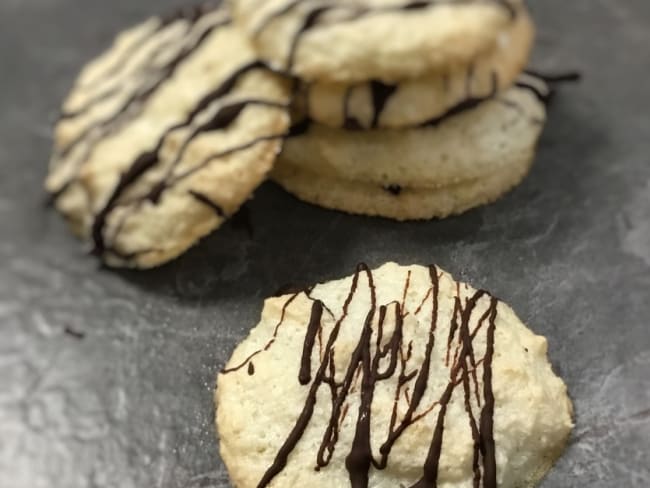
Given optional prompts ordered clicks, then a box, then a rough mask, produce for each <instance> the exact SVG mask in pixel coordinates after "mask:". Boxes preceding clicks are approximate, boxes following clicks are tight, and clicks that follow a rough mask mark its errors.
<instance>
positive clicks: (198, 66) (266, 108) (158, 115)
mask: <svg viewBox="0 0 650 488" xmlns="http://www.w3.org/2000/svg"><path fill="white" fill-rule="evenodd" d="M288 96H289V87H288V86H286V85H285V82H284V81H282V80H281V79H279V78H277V77H276V75H273V74H271V73H269V72H268V71H267V70H266V69H265V68H264V67H263V66H262V63H260V62H259V61H257V59H256V56H255V54H254V52H253V50H252V49H251V47H250V45H249V44H248V42H247V41H246V40H245V38H244V37H243V36H242V35H241V34H240V32H239V30H237V29H236V28H234V27H233V26H232V23H231V20H230V17H229V13H228V12H227V11H226V10H225V8H223V7H202V8H198V9H193V10H188V11H182V12H180V13H179V14H177V15H175V16H171V17H168V18H158V19H152V20H149V21H147V22H145V23H143V24H141V25H140V26H138V27H136V28H134V29H132V30H130V31H127V32H126V33H124V34H122V35H120V36H119V37H118V39H117V40H116V42H115V44H114V46H113V47H112V48H111V49H110V50H109V51H108V52H107V53H106V54H104V55H103V56H101V57H100V58H99V59H98V60H97V61H95V62H93V63H91V64H90V65H89V66H88V67H87V68H86V69H85V70H84V71H83V72H82V74H81V76H80V77H79V80H78V81H77V83H76V85H75V88H74V89H73V91H72V93H71V95H70V97H69V98H68V100H67V101H66V102H65V104H64V107H63V114H62V116H61V119H60V121H59V122H58V124H57V127H56V132H55V148H54V156H53V158H52V163H51V169H50V174H49V175H48V178H47V183H46V186H47V189H48V190H49V191H50V192H51V193H52V195H53V199H54V202H55V205H56V207H57V208H58V209H59V210H60V211H61V213H63V215H64V216H65V217H66V218H67V219H68V221H69V223H70V225H71V227H72V228H73V230H74V231H75V232H76V233H77V234H79V235H80V236H82V237H83V238H86V239H90V240H91V241H92V243H93V246H94V249H95V253H96V254H98V255H100V256H101V257H102V258H103V259H104V260H105V261H106V262H107V263H108V264H110V265H113V266H128V267H143V268H146V267H151V266H156V265H159V264H161V263H164V262H165V261H168V260H170V259H172V258H174V257H176V256H178V255H179V254H181V253H182V252H183V251H185V250H186V249H187V248H189V247H190V246H192V245H193V244H194V243H195V242H196V241H197V240H199V239H200V238H201V237H203V236H205V235H206V234H208V233H209V232H211V231H212V230H214V229H216V228H217V227H219V226H220V225H221V224H222V223H223V221H224V220H225V219H227V218H228V217H229V216H230V215H232V214H233V213H234V212H235V211H236V210H237V209H238V208H239V206H240V205H241V204H242V203H243V202H244V201H245V200H246V199H247V198H248V197H249V196H250V194H251V192H252V191H253V190H254V189H255V188H256V187H257V186H258V185H259V184H260V182H261V181H263V179H264V178H265V177H266V174H267V172H268V171H269V170H270V168H271V166H272V163H273V161H274V160H275V157H276V155H277V152H278V151H279V149H280V147H281V142H282V138H283V136H284V134H285V132H286V130H287V127H288V115H287V104H288Z"/></svg>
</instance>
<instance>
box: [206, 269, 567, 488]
mask: <svg viewBox="0 0 650 488" xmlns="http://www.w3.org/2000/svg"><path fill="white" fill-rule="evenodd" d="M216 404H217V426H218V429H219V434H220V439H221V456H222V458H223V460H224V462H225V463H226V466H227V468H228V471H229V473H230V475H231V478H232V480H233V482H234V485H235V486H236V487H237V488H252V487H258V488H263V487H267V486H268V487H277V488H285V487H290V486H328V487H331V486H337V487H344V486H351V487H354V488H362V487H363V488H365V487H368V486H374V487H396V486H403V487H413V488H421V487H425V486H444V487H447V488H451V487H454V488H456V487H458V488H460V487H473V486H484V487H496V486H499V487H504V488H519V487H532V486H535V485H536V484H537V483H538V482H539V481H540V480H541V479H542V477H543V476H544V475H545V473H546V472H547V471H548V470H549V469H550V468H551V467H552V465H553V463H554V462H555V460H556V459H557V458H558V457H559V456H560V454H561V453H562V451H563V450H564V448H565V445H566V443H567V440H568V438H569V435H570V432H571V429H572V426H573V422H572V405H571V401H570V400H569V398H568V396H567V390H566V386H565V384H564V383H563V382H562V380H561V379H560V378H558V377H557V376H556V375H555V374H554V373H553V371H552V368H551V365H550V364H549V361H548V358H547V342H546V339H545V338H543V337H540V336H537V335H535V334H534V333H533V332H531V331H530V330H529V329H528V328H527V327H526V326H525V325H524V324H523V323H522V322H521V321H520V320H519V319H518V318H517V316H516V315H515V313H514V312H513V311H512V309H511V308H510V307H508V306H507V305H506V304H504V303H503V302H501V301H499V300H498V299H496V298H495V297H493V296H492V295H490V294H489V293H488V292H486V291H484V290H475V289H473V288H472V287H470V286H469V285H466V284H463V283H459V282H457V281H456V280H454V278H453V277H452V276H450V275H449V274H447V273H446V272H444V271H442V270H441V269H439V268H437V267H436V266H430V267H423V266H408V267H407V266H399V265H397V264H394V263H388V264H385V265H383V266H381V267H380V268H378V269H376V270H372V271H371V270H370V269H369V268H368V267H367V266H366V265H363V264H362V265H359V266H358V268H357V270H356V272H355V273H354V274H353V275H352V276H350V277H348V278H345V279H342V280H338V281H332V282H329V283H325V284H320V285H316V286H314V287H311V288H308V289H306V290H304V291H302V292H297V293H294V294H290V295H285V296H280V297H274V298H270V299H268V300H267V301H266V303H265V306H264V310H263V312H262V317H261V321H260V323H259V324H258V325H257V327H255V328H254V329H253V331H252V332H251V334H250V335H249V337H248V338H247V339H245V340H244V341H243V342H242V343H241V344H240V345H239V346H238V347H237V349H236V350H235V352H234V354H233V356H232V358H231V359H230V361H229V362H228V364H227V366H226V368H225V369H224V370H223V372H222V373H221V374H220V375H219V378H218V386H217V391H216Z"/></svg>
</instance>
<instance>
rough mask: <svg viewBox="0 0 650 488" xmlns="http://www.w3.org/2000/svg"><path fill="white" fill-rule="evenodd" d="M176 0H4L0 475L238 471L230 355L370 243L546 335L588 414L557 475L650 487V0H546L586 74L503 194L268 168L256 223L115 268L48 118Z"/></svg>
mask: <svg viewBox="0 0 650 488" xmlns="http://www.w3.org/2000/svg"><path fill="white" fill-rule="evenodd" d="M174 3H175V2H174V1H173V0H164V1H163V0H138V1H132V0H111V1H110V2H109V1H106V0H1V1H0V487H2V488H43V487H45V488H81V487H84V488H85V487H89V488H90V487H97V488H108V487H111V488H112V487H115V488H131V487H137V488H153V487H162V488H177V487H178V488H181V487H182V488H199V487H202V488H209V487H214V488H225V487H228V486H229V483H228V479H227V475H226V473H225V470H224V468H223V465H222V463H221V461H220V460H219V455H218V451H217V443H216V441H215V438H214V434H213V428H212V422H213V412H212V386H213V380H214V377H215V375H216V373H217V371H218V370H219V368H220V367H221V366H223V364H224V361H225V360H226V358H227V357H228V355H229V352H230V351H231V350H232V348H233V346H234V345H235V343H237V342H238V341H239V340H240V339H241V338H243V337H244V336H245V335H246V333H247V331H248V330H249V328H250V327H251V326H252V325H253V324H254V323H255V322H256V319H257V318H258V316H259V313H260V310H261V306H262V299H263V298H264V297H265V296H266V295H268V294H269V293H271V292H272V291H274V290H275V289H277V288H278V287H279V286H280V285H282V284H285V283H288V282H300V283H311V282H315V281H322V280H327V279H330V278H334V277H340V276H344V275H347V274H349V273H350V272H351V271H352V269H353V267H354V265H355V264H356V263H357V262H358V261H360V260H365V261H367V262H369V263H370V264H372V265H378V264H380V263H382V262H384V261H387V260H396V261H399V262H401V263H413V262H414V263H429V262H436V263H438V264H439V265H440V266H442V267H443V268H445V269H447V270H449V271H451V272H453V273H454V274H456V275H458V276H460V277H462V278H464V279H466V280H469V281H470V282H471V283H473V284H475V285H477V286H481V287H486V288H488V289H490V290H491V291H493V292H494V293H495V294H496V295H498V296H499V297H501V298H503V299H504V300H505V301H507V302H508V303H510V304H512V306H513V307H514V308H515V309H516V310H517V311H518V313H519V315H520V316H521V317H522V318H523V319H524V320H525V321H526V322H528V323H529V324H530V325H531V326H532V328H533V329H534V330H535V331H537V332H539V333H541V334H544V335H546V336H548V338H549V342H550V355H551V358H552V360H553V362H554V364H555V366H556V369H557V370H558V371H559V372H561V374H562V375H563V376H564V378H565V379H566V381H567V382H568V384H569V388H570V392H571V395H572V396H573V398H574V400H575V405H576V409H577V427H576V429H575V435H574V437H573V440H572V443H571V445H570V447H569V450H568V452H567V453H566V455H565V456H564V457H563V458H562V460H561V461H560V462H559V464H558V466H557V467H556V469H555V470H554V471H553V472H552V473H551V475H550V476H549V477H548V479H547V480H546V481H545V483H544V484H543V486H544V487H545V488H571V487H586V486H589V487H592V488H609V487H622V488H636V487H638V488H647V487H648V486H650V331H649V327H650V324H649V321H650V117H649V114H650V92H648V81H647V80H648V76H650V49H649V47H648V46H650V3H648V2H647V0H625V1H613V0H573V1H571V2H567V1H566V0H531V2H530V3H531V6H532V7H533V10H534V12H535V15H536V18H537V20H538V22H539V42H538V50H537V54H536V62H535V65H536V66H537V67H539V68H577V69H579V70H581V71H582V72H583V73H584V75H585V80H584V82H583V83H581V84H580V85H576V86H566V87H564V88H563V89H562V92H561V95H560V96H559V97H558V98H557V99H556V101H555V104H554V106H553V108H552V112H551V116H550V122H549V126H548V129H547V130H546V132H545V135H544V137H543V140H542V143H541V148H540V151H539V156H538V158H537V163H536V166H535V169H534V170H533V172H532V174H531V176H530V177H529V178H528V179H527V180H526V181H525V183H524V184H523V185H522V186H521V187H520V188H518V189H517V190H516V191H515V192H513V193H512V194H510V195H509V196H508V197H507V198H505V199H503V200H501V201H500V202H498V203H497V204H495V205H492V206H490V207H488V208H484V209H480V210H477V211H473V212H470V213H468V214H467V215H464V216H462V217H458V218H453V219H449V220H445V221H440V222H427V223H413V224H397V223H393V222H389V221H384V220H380V219H365V218H356V217H350V216H346V215H342V214H339V213H335V212H329V211H324V210H319V209H317V208H313V207H310V206H308V205H305V204H301V203H299V202H297V201H295V200H294V199H293V198H291V197H289V196H287V195H285V194H284V193H282V192H281V191H280V190H279V189H278V188H276V187H274V186H273V185H271V184H267V185H265V186H264V187H263V188H261V189H260V190H259V191H258V192H257V194H256V197H255V200H254V201H252V202H251V203H250V204H249V205H248V208H249V213H250V218H251V222H252V225H253V234H252V236H251V235H250V233H249V232H248V231H247V230H246V228H245V227H242V226H241V225H233V224H230V225H227V226H226V228H224V229H223V230H222V231H220V232H218V233H217V234H216V235H214V236H212V237H210V238H208V239H207V240H206V241H205V242H203V243H202V244H201V245H200V246H198V247H197V248H196V249H194V250H193V251H191V252H190V253H189V254H188V255H186V256H184V257H183V258H181V259H179V260H178V261H176V262H174V263H172V264H170V265H168V266H166V267H164V268H162V269H159V270H155V271H152V272H146V273H135V272H128V273H124V272H112V271H108V270H103V269H100V268H99V267H98V265H97V262H96V261H95V260H94V259H93V258H91V257H89V256H87V255H85V254H84V250H83V248H82V246H81V245H80V244H79V243H78V242H77V241H76V240H75V239H74V238H73V237H72V236H71V235H70V234H69V233H68V232H67V230H66V229H65V226H64V224H63V222H62V221H61V219H60V218H59V217H58V216H57V215H56V214H55V213H54V212H52V211H48V210H47V209H46V208H45V207H44V206H43V204H42V202H43V193H42V191H41V181H42V180H43V177H44V175H45V171H46V164H47V159H48V153H49V148H50V144H51V140H50V130H51V122H52V120H53V119H54V116H55V113H56V111H57V108H58V104H59V102H60V99H61V98H62V96H63V95H64V94H65V93H66V91H67V90H68V89H69V87H70V84H71V82H72V80H73V79H74V76H75V74H76V72H77V71H78V69H79V68H80V67H81V65H82V64H83V62H84V61H86V60H88V59H89V58H90V57H91V56H93V55H94V54H96V53H98V52H99V51H100V50H101V49H102V48H104V47H105V46H106V45H107V43H108V42H109V41H110V39H111V38H112V36H113V35H114V34H115V33H116V32H118V31H119V30H120V29H121V28H124V27H126V26H128V25H130V24H132V23H134V22H136V21H138V20H140V19H142V18H144V17H146V16H148V15H149V14H152V13H155V12H157V11H160V10H161V9H162V10H164V9H165V8H167V7H169V6H170V5H172V4H174ZM240 220H241V219H240ZM66 331H67V332H66Z"/></svg>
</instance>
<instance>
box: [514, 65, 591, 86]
mask: <svg viewBox="0 0 650 488" xmlns="http://www.w3.org/2000/svg"><path fill="white" fill-rule="evenodd" d="M524 73H526V74H527V75H530V76H533V77H535V78H539V79H540V80H543V81H544V82H546V83H549V84H554V83H576V82H578V81H580V80H582V73H580V72H578V71H568V72H566V73H553V74H550V73H541V72H539V71H536V70H532V69H527V70H525V71H524Z"/></svg>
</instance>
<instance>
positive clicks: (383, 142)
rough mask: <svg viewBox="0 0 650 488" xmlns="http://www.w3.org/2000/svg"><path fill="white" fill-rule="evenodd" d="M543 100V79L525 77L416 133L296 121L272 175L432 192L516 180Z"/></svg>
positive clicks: (538, 127)
mask: <svg viewBox="0 0 650 488" xmlns="http://www.w3.org/2000/svg"><path fill="white" fill-rule="evenodd" d="M549 95H550V91H549V89H548V87H547V85H546V84H545V83H544V82H543V81H541V80H539V79H537V78H534V77H531V76H527V75H523V76H522V77H520V78H519V80H518V81H517V85H516V86H514V87H513V88H510V89H509V90H507V91H505V92H503V93H499V94H495V95H494V96H492V97H489V98H487V99H486V100H485V101H480V100H469V101H467V102H466V103H465V102H464V103H461V104H460V105H458V106H457V107H456V108H454V109H453V110H451V111H450V112H448V114H446V115H445V116H443V117H440V118H438V119H436V120H434V121H431V122H430V123H428V124H426V125H424V126H420V127H414V128H409V129H396V130H387V129H385V130H368V131H346V130H341V129H333V128H329V127H325V126H322V125H319V124H313V123H309V121H306V122H302V123H299V124H297V125H296V126H295V127H294V129H293V131H292V133H293V136H292V137H289V138H288V139H287V141H286V142H285V144H284V148H283V151H282V154H281V155H280V157H279V158H278V162H277V164H276V167H277V168H278V171H277V172H276V173H275V175H274V177H275V178H276V179H278V180H279V181H280V182H281V183H284V178H283V176H282V175H285V174H286V171H283V170H282V168H291V169H293V170H299V172H300V173H302V174H313V175H317V176H319V177H322V178H326V179H329V180H332V179H335V180H343V181H350V182H358V183H363V184H369V185H373V186H375V187H377V188H379V187H382V186H383V187H390V186H399V187H402V188H418V189H426V188H431V189H436V188H441V187H447V186H450V185H456V184H458V183H462V182H466V181H472V180H476V179H478V178H484V177H488V176H490V175H495V174H502V173H507V172H508V171H509V170H512V171H513V173H516V174H520V171H521V168H527V167H528V165H529V163H530V161H531V159H532V158H533V156H534V153H535V147H536V144H537V140H538V138H539V135H540V133H541V131H542V129H543V126H544V122H545V120H546V105H545V103H546V101H547V100H548V97H549ZM505 186H508V185H505Z"/></svg>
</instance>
